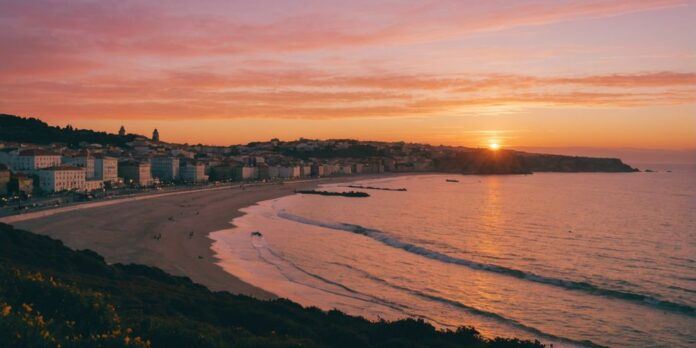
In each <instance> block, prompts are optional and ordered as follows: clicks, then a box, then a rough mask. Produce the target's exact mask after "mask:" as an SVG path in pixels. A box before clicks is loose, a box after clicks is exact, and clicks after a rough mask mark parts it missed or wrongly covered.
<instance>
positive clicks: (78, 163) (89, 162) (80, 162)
mask: <svg viewBox="0 0 696 348" xmlns="http://www.w3.org/2000/svg"><path fill="white" fill-rule="evenodd" d="M63 164H68V165H71V166H75V167H82V168H85V179H86V180H90V179H94V157H92V156H89V155H82V156H76V157H63Z"/></svg>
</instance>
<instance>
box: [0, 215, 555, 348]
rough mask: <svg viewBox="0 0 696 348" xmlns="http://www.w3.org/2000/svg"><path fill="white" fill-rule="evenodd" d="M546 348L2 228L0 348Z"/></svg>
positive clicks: (0, 243) (465, 328) (0, 233)
mask: <svg viewBox="0 0 696 348" xmlns="http://www.w3.org/2000/svg"><path fill="white" fill-rule="evenodd" d="M56 346H60V347H96V346H100V347H122V346H136V347H147V346H153V347H500V348H503V347H530V348H531V347H542V345H541V344H539V343H538V342H530V341H520V340H516V339H515V340H511V339H500V338H498V339H492V340H488V339H485V338H482V337H481V336H480V335H479V334H478V333H477V332H476V330H475V329H473V328H471V327H462V328H460V329H458V330H456V331H438V330H436V329H435V328H433V327H432V326H431V325H429V324H427V323H425V322H423V321H419V320H411V319H409V320H400V321H396V322H370V321H367V320H365V319H363V318H359V317H353V316H348V315H346V314H343V313H341V312H339V311H329V312H324V311H321V310H319V309H316V308H302V307H301V306H300V305H298V304H295V303H293V302H291V301H288V300H273V301H260V300H256V299H253V298H250V297H247V296H239V295H232V294H229V293H227V292H211V291H209V290H208V289H207V288H205V287H203V286H201V285H197V284H194V283H192V282H191V281H190V280H189V279H188V278H183V277H174V276H171V275H168V274H166V273H164V272H163V271H161V270H159V269H156V268H151V267H146V266H140V265H121V264H116V265H107V264H106V263H105V262H104V260H103V259H102V257H100V256H99V255H97V254H96V253H94V252H92V251H73V250H70V249H68V248H67V247H65V246H63V244H62V243H61V242H60V241H56V240H53V239H51V238H49V237H45V236H40V235H36V234H33V233H30V232H26V231H22V230H16V229H14V228H12V227H11V226H9V225H4V224H0V347H56Z"/></svg>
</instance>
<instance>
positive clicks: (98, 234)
mask: <svg viewBox="0 0 696 348" xmlns="http://www.w3.org/2000/svg"><path fill="white" fill-rule="evenodd" d="M370 177H375V176H360V177H339V178H329V179H316V180H304V181H296V182H286V183H284V184H260V185H247V186H244V187H240V186H229V187H218V188H213V189H203V190H194V191H187V192H176V193H163V194H160V195H143V196H136V197H132V198H124V199H119V200H115V201H102V202H93V203H86V204H82V205H75V206H71V207H63V208H57V209H53V210H49V211H42V212H37V213H32V214H33V215H32V214H27V216H22V215H19V216H12V217H6V218H4V219H0V222H5V223H8V224H11V225H14V226H15V227H17V228H21V229H25V230H28V231H31V232H34V233H38V234H43V235H47V236H49V237H52V238H55V239H58V240H60V241H62V242H63V243H64V244H65V245H67V246H68V247H70V248H72V249H75V250H82V249H90V250H93V251H95V252H96V253H98V254H99V255H101V256H103V257H104V258H105V260H106V262H108V263H123V264H129V263H135V264H143V265H148V266H153V267H158V268H160V269H162V270H164V271H165V272H167V273H170V274H173V275H178V276H186V277H188V278H190V279H191V280H192V281H194V282H196V283H199V284H202V285H205V286H206V287H208V288H209V289H210V290H212V291H229V292H231V293H234V294H244V295H249V296H253V297H255V298H259V299H271V298H275V295H274V294H272V293H270V292H268V291H265V290H263V289H260V288H257V287H254V286H252V285H249V284H247V283H245V282H243V281H241V280H239V279H238V278H236V277H234V276H233V275H230V274H228V273H226V272H225V271H224V270H223V269H222V268H221V267H220V266H218V265H217V264H216V261H217V260H216V259H215V257H214V254H213V252H212V251H211V249H210V245H211V243H212V240H211V239H210V238H209V237H208V234H209V233H211V232H215V231H218V230H222V229H227V228H230V227H232V226H231V225H230V222H231V221H232V220H233V219H234V218H235V217H238V216H240V215H241V214H242V213H241V212H240V211H239V209H242V208H244V207H248V206H251V205H254V204H255V203H257V202H260V201H264V200H268V199H272V198H277V197H282V196H286V195H290V194H293V193H294V191H295V190H306V189H313V188H315V187H316V186H317V185H319V184H324V183H335V182H345V181H354V180H358V179H363V178H370Z"/></svg>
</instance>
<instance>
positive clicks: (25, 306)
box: [22, 303, 32, 313]
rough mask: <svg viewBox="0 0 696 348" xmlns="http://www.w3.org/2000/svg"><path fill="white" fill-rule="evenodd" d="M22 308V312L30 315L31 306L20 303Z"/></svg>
mask: <svg viewBox="0 0 696 348" xmlns="http://www.w3.org/2000/svg"><path fill="white" fill-rule="evenodd" d="M22 308H24V311H25V312H27V313H31V311H32V309H31V306H30V305H28V304H26V303H22Z"/></svg>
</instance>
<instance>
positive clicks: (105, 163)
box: [94, 155, 118, 183]
mask: <svg viewBox="0 0 696 348" xmlns="http://www.w3.org/2000/svg"><path fill="white" fill-rule="evenodd" d="M94 178H95V179H98V180H101V181H103V182H110V183H113V182H116V181H118V160H117V159H116V158H113V157H107V156H102V155H97V156H95V157H94Z"/></svg>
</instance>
